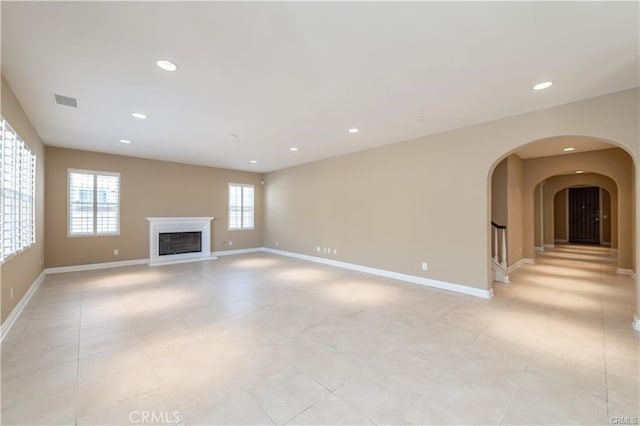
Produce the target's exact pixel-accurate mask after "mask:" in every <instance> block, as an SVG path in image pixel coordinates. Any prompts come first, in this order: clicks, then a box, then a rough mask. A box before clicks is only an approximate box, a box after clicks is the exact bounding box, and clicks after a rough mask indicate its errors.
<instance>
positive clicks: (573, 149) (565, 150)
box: [563, 147, 576, 152]
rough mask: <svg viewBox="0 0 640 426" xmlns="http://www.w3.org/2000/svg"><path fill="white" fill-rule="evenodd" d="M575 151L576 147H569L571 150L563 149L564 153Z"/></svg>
mask: <svg viewBox="0 0 640 426" xmlns="http://www.w3.org/2000/svg"><path fill="white" fill-rule="evenodd" d="M575 150H576V149H575V148H574V147H569V148H565V149H563V151H564V152H569V151H575Z"/></svg>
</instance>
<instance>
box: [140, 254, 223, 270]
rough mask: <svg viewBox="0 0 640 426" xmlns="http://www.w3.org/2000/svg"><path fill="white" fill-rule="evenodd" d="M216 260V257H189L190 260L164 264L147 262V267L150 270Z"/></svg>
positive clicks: (171, 261)
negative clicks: (157, 267)
mask: <svg viewBox="0 0 640 426" xmlns="http://www.w3.org/2000/svg"><path fill="white" fill-rule="evenodd" d="M216 259H217V257H216V256H213V255H211V256H200V257H191V258H187V259H179V260H168V261H166V262H154V263H149V262H147V265H149V267H150V268H155V267H156V266H166V265H177V264H178V263H191V262H203V261H205V260H216Z"/></svg>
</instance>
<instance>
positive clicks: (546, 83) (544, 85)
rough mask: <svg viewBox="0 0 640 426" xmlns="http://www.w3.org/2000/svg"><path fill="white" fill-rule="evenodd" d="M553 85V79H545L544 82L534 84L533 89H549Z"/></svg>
mask: <svg viewBox="0 0 640 426" xmlns="http://www.w3.org/2000/svg"><path fill="white" fill-rule="evenodd" d="M551 86H553V81H543V82H542V83H538V84H536V85H535V86H533V90H544V89H548V88H549V87H551Z"/></svg>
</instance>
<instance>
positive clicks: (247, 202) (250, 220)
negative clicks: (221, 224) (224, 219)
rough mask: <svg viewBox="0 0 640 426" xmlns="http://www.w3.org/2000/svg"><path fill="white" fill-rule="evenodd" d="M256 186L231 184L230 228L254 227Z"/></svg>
mask: <svg viewBox="0 0 640 426" xmlns="http://www.w3.org/2000/svg"><path fill="white" fill-rule="evenodd" d="M254 192H255V190H254V186H253V185H241V184H235V183H230V184H229V229H253V227H254Z"/></svg>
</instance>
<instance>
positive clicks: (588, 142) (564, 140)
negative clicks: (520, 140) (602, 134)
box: [514, 136, 615, 159]
mask: <svg viewBox="0 0 640 426" xmlns="http://www.w3.org/2000/svg"><path fill="white" fill-rule="evenodd" d="M565 148H575V150H573V151H570V152H565V151H563V150H564V149H565ZM611 148H615V145H612V144H610V143H608V142H606V141H604V140H602V139H598V138H593V137H589V136H556V137H553V138H546V139H543V140H540V141H535V142H532V143H528V144H526V145H523V146H521V147H520V148H518V149H516V150H515V151H514V153H515V154H517V155H518V156H519V157H520V158H525V159H526V158H538V157H551V156H553V155H571V154H577V153H579V152H586V151H598V150H601V149H611Z"/></svg>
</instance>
